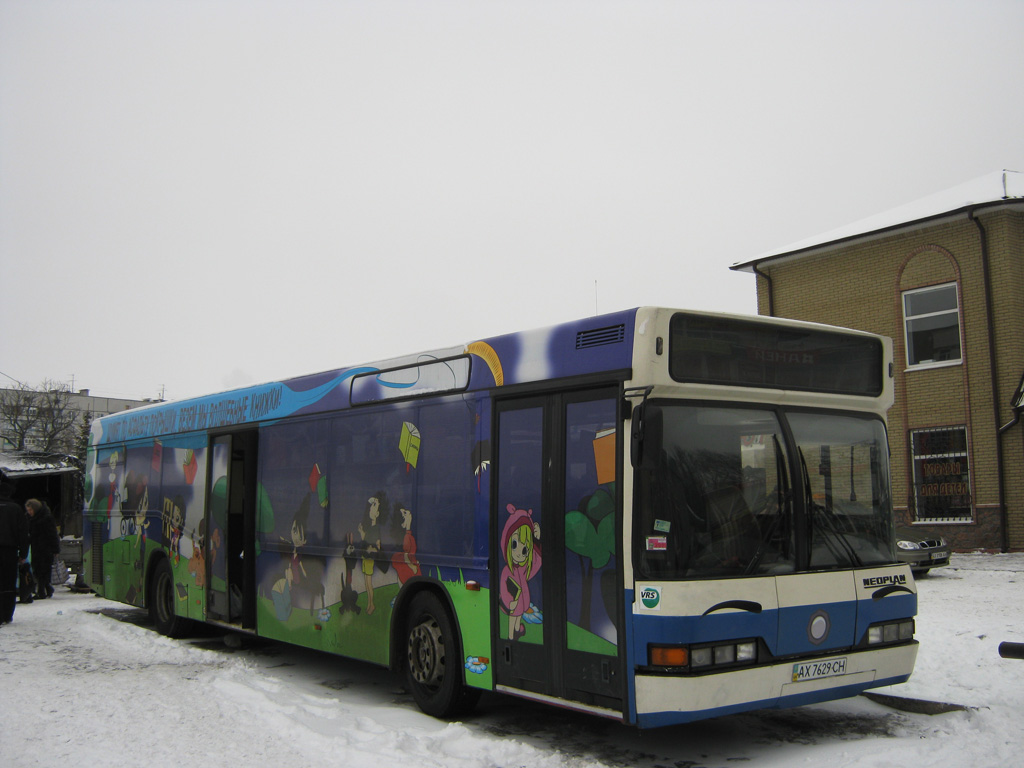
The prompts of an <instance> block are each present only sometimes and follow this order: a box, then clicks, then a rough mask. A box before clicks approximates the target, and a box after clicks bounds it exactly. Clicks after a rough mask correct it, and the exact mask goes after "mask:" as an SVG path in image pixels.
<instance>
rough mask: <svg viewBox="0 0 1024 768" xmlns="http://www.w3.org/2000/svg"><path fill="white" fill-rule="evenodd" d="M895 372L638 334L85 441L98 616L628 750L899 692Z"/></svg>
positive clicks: (396, 364) (863, 353)
mask: <svg viewBox="0 0 1024 768" xmlns="http://www.w3.org/2000/svg"><path fill="white" fill-rule="evenodd" d="M892 399H893V378H892V344H891V342H890V341H889V340H888V339H886V338H883V337H879V336H875V335H872V334H868V333H863V332H858V331H851V330H844V329H838V328H832V327H828V326H822V325H813V324H806V323H798V322H794V321H785V320H778V319H771V318H761V317H758V318H754V317H738V316H731V315H723V314H714V313H698V312H690V311H682V310H673V309H665V308H640V309H635V310H630V311H623V312H618V313H614V314H609V315H603V316H596V317H591V318H587V319H584V320H580V321H578V322H571V323H567V324H564V325H559V326H556V327H552V328H547V329H540V330H532V331H525V332H521V333H512V334H509V335H504V336H498V337H494V338H487V339H480V340H476V341H472V342H470V343H468V344H465V345H460V346H456V347H450V348H446V349H440V350H435V351H431V352H425V353H421V354H416V355H411V356H408V357H403V358H400V359H395V360H388V361H384V362H377V363H373V364H370V365H361V366H356V367H351V368H340V369H337V370H331V371H327V372H324V373H318V374H314V375H310V376H303V377H299V378H294V379H288V380H284V381H277V382H271V383H268V384H263V385H259V386H251V387H245V388H241V389H236V390H232V391H229V392H225V393H221V394H217V395H210V396H207V397H199V398H194V399H190V400H183V401H180V402H166V403H158V404H154V405H150V406H147V407H144V408H139V409H136V410H130V411H125V412H123V413H118V414H115V415H111V416H107V417H104V418H102V419H98V420H97V421H95V422H94V423H93V425H92V433H91V437H90V447H89V454H88V467H87V488H86V494H85V495H86V503H85V515H86V518H85V520H86V524H85V544H84V561H85V562H84V570H85V573H86V576H87V579H88V580H89V582H90V585H91V586H92V588H93V589H94V590H95V591H96V593H97V594H99V595H101V596H103V597H105V598H107V599H110V600H116V601H120V602H123V603H127V604H130V605H134V606H138V607H140V608H145V609H148V611H149V614H150V616H151V618H152V620H153V622H154V623H155V624H156V627H157V628H158V629H159V630H160V631H161V632H163V633H165V634H167V635H169V636H172V637H173V636H181V635H183V634H184V633H187V632H188V631H189V627H190V625H191V624H192V623H193V622H205V623H207V624H214V625H218V626H222V627H226V628H230V629H232V630H234V631H237V632H242V633H250V634H252V635H258V636H261V637H265V638H271V639H274V640H279V641H284V642H288V643H293V644H296V645H301V646H306V647H309V648H316V649H320V650H322V651H326V652H330V653H336V654H339V655H343V656H346V657H351V658H355V659H362V660H365V661H368V662H372V663H374V664H378V665H382V666H385V667H389V668H392V669H396V670H401V671H402V672H403V673H404V675H405V679H406V680H407V684H408V686H409V688H410V690H411V692H412V693H413V695H414V698H415V700H416V702H417V704H418V705H419V706H420V707H421V708H422V709H423V710H424V711H425V712H427V713H430V714H432V715H435V716H438V717H454V716H456V715H459V714H463V713H465V712H466V711H467V710H468V709H469V708H470V707H471V706H472V705H473V704H474V703H475V701H476V699H477V698H478V697H479V694H480V692H481V691H500V692H504V693H508V694H512V695H516V696H521V697H526V698H529V699H534V700H537V701H540V702H547V703H550V704H556V705H558V706H563V707H568V708H572V709H578V710H583V711H587V712H592V713H595V714H597V715H601V716H605V717H609V718H614V719H616V720H619V721H621V722H625V723H630V724H635V725H637V726H640V727H653V726H662V725H668V724H672V723H680V722H687V721H692V720H696V719H700V718H707V717H714V716H718V715H723V714H728V713H734V712H740V711H745V710H751V709H757V708H766V707H787V706H795V705H800V704H805V703H810V702H818V701H824V700H830V699H836V698H841V697H846V696H851V695H854V694H857V693H859V692H861V691H863V690H865V689H868V688H872V687H876V686H886V685H891V684H894V683H899V682H902V681H905V680H906V679H907V678H908V677H909V675H910V674H911V672H912V670H913V666H914V661H915V658H916V654H917V641H916V640H915V639H914V615H915V613H916V608H917V595H916V589H915V585H914V581H913V578H912V577H911V574H910V571H909V570H908V568H907V566H905V565H901V564H899V563H898V562H897V559H896V557H895V553H894V537H893V515H892V499H891V494H890V486H889V468H888V459H889V449H888V443H887V437H886V422H885V415H886V412H887V410H888V408H889V406H890V405H891V403H892Z"/></svg>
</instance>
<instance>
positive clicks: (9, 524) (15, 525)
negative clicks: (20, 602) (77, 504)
mask: <svg viewBox="0 0 1024 768" xmlns="http://www.w3.org/2000/svg"><path fill="white" fill-rule="evenodd" d="M13 493H14V486H13V485H11V484H10V483H9V482H8V481H7V478H6V477H5V476H4V475H3V474H2V473H0V624H8V623H10V622H11V621H13V620H14V606H15V604H16V603H17V598H18V594H17V591H16V590H15V585H16V583H17V580H18V565H19V563H23V562H25V557H26V556H27V555H28V518H26V517H25V513H24V512H22V511H21V507H20V506H18V505H17V504H15V503H14V502H13V501H11V494H13Z"/></svg>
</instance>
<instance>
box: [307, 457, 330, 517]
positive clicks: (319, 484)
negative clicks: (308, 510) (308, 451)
mask: <svg viewBox="0 0 1024 768" xmlns="http://www.w3.org/2000/svg"><path fill="white" fill-rule="evenodd" d="M309 490H310V493H315V494H316V497H317V500H318V501H319V502H320V506H321V507H323V508H324V509H327V477H326V476H324V474H323V473H322V472H321V471H320V465H319V464H314V465H313V470H312V471H311V472H310V473H309Z"/></svg>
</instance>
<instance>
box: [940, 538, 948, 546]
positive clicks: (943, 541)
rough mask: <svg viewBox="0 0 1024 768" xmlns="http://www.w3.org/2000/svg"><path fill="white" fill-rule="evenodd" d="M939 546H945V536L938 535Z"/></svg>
mask: <svg viewBox="0 0 1024 768" xmlns="http://www.w3.org/2000/svg"><path fill="white" fill-rule="evenodd" d="M939 546H940V547H944V546H946V537H945V536H939Z"/></svg>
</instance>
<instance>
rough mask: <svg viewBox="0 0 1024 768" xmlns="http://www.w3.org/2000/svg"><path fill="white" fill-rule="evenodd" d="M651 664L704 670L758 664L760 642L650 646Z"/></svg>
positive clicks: (680, 669)
mask: <svg viewBox="0 0 1024 768" xmlns="http://www.w3.org/2000/svg"><path fill="white" fill-rule="evenodd" d="M647 652H648V660H649V662H650V665H651V666H652V667H661V668H663V669H664V670H665V671H672V672H685V671H686V670H687V669H689V671H691V672H703V671H707V670H711V669H715V668H716V667H723V668H724V667H737V666H740V665H743V664H756V663H757V641H755V640H743V641H741V642H735V641H732V642H728V643H716V644H715V645H702V646H700V647H697V648H688V647H686V646H678V645H651V646H649V647H648V649H647Z"/></svg>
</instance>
